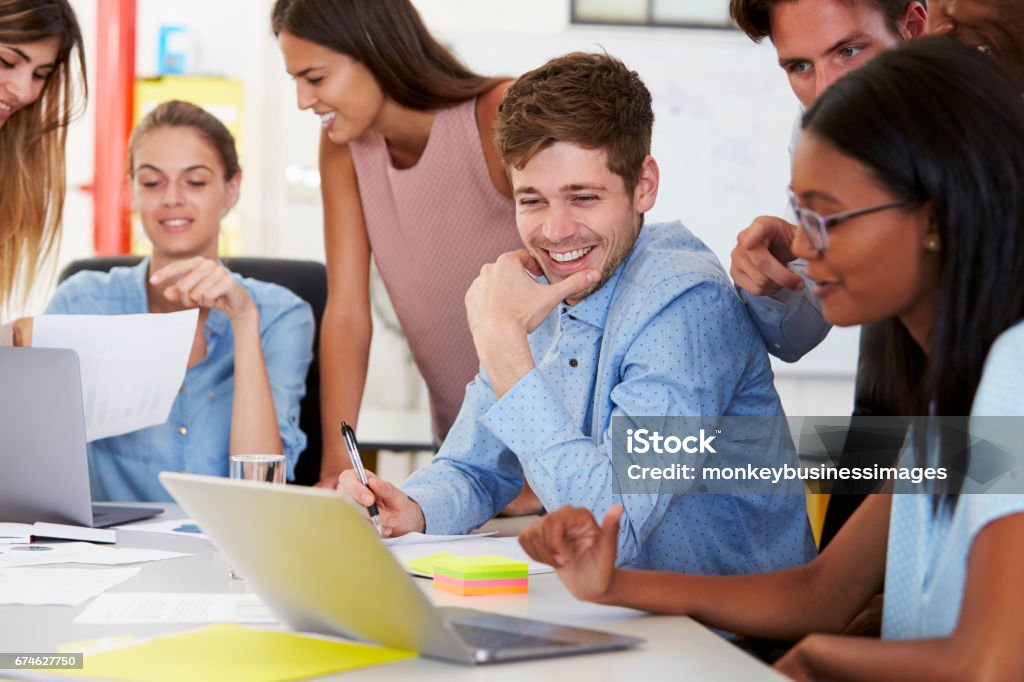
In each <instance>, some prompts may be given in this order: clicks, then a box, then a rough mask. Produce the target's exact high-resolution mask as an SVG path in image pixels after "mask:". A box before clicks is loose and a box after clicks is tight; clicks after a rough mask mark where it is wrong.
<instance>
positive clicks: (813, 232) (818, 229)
mask: <svg viewBox="0 0 1024 682" xmlns="http://www.w3.org/2000/svg"><path fill="white" fill-rule="evenodd" d="M908 203H910V202H909V201H907V200H906V199H894V200H893V201H887V202H886V203H884V204H878V205H877V206H868V207H867V208H857V209H854V210H852V211H843V212H842V213H833V214H832V215H821V214H820V213H818V212H817V211H812V210H811V209H809V208H803V207H802V206H800V204H799V203H797V199H796V194H794V193H793V188H792V187H790V188H789V205H790V206H792V207H793V213H795V214H796V218H797V222H799V223H800V227H802V228H803V229H804V234H806V235H807V240H808V241H809V242H810V243H811V246H813V247H814V248H815V250H817V251H819V252H820V251H825V250H826V249H828V228H829V227H831V226H833V225H838V224H839V223H841V222H843V221H844V220H848V219H850V218H856V217H857V216H861V215H866V214H868V213H874V212H875V211H884V210H886V209H890V208H896V207H897V206H905V205H906V204H908Z"/></svg>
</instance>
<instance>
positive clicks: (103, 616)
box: [75, 592, 278, 624]
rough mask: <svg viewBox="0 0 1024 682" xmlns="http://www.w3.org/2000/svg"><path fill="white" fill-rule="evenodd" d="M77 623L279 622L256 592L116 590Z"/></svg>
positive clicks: (101, 598)
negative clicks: (211, 592) (216, 592)
mask: <svg viewBox="0 0 1024 682" xmlns="http://www.w3.org/2000/svg"><path fill="white" fill-rule="evenodd" d="M75 622H76V623H89V624H108V623H118V624H132V623H276V622H278V621H277V618H275V617H274V614H272V613H271V612H270V610H269V609H268V608H267V607H266V606H265V605H264V604H263V602H262V601H260V598H259V597H257V596H256V595H255V594H210V593H206V592H202V593H199V592H197V593H194V594H192V593H167V592H113V593H110V594H101V595H100V596H98V597H96V599H94V600H93V601H92V603H91V604H89V606H87V607H86V608H85V610H84V611H82V613H80V614H79V615H78V618H76V619H75Z"/></svg>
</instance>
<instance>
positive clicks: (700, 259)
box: [403, 222, 814, 573]
mask: <svg viewBox="0 0 1024 682" xmlns="http://www.w3.org/2000/svg"><path fill="white" fill-rule="evenodd" d="M529 342H530V348H531V350H532V353H533V358H534V361H535V363H536V365H537V366H536V367H535V368H534V369H533V370H532V371H530V372H529V373H528V374H527V375H526V376H525V377H523V378H522V379H521V380H520V381H519V382H518V383H516V385H515V386H514V387H513V388H512V389H511V390H510V391H509V392H508V393H506V394H505V395H504V396H503V397H502V398H501V400H497V401H496V400H495V397H494V392H493V390H492V388H491V384H490V381H489V379H488V377H487V376H486V374H485V373H484V372H483V371H481V373H480V374H479V375H477V377H476V378H475V379H474V380H473V381H472V382H471V383H470V384H469V386H468V387H467V389H466V398H465V401H464V402H463V405H462V410H461V411H460V412H459V416H458V418H457V419H456V421H455V424H454V426H453V427H452V430H451V431H450V432H449V434H448V437H447V439H446V440H445V441H444V443H443V445H442V446H441V450H440V451H439V452H438V455H437V456H436V457H435V458H434V461H433V463H432V464H431V465H430V466H429V467H427V468H426V469H423V470H421V471H419V472H416V473H415V474H413V475H412V477H410V478H409V480H407V481H406V482H405V484H404V485H403V489H404V490H405V492H406V493H408V494H409V495H410V496H411V497H412V498H413V499H415V500H416V501H417V502H418V503H419V504H420V506H421V508H422V509H423V513H424V517H425V519H426V526H427V531H428V532H430V533H465V532H468V531H470V530H472V529H473V528H476V527H477V526H479V525H480V524H482V523H484V522H485V521H487V520H488V519H490V518H491V517H492V516H494V514H496V513H497V512H498V511H499V510H501V509H502V508H503V507H504V506H505V505H506V504H507V503H508V502H509V501H511V500H512V498H514V497H515V496H516V494H517V493H518V492H519V490H520V488H521V487H522V483H523V479H524V475H525V478H526V479H528V480H529V482H530V484H531V485H532V486H533V489H534V490H535V491H536V493H537V495H538V497H539V498H540V500H541V501H542V502H543V503H544V506H545V507H546V508H547V509H552V510H554V509H557V508H559V507H561V506H562V505H565V504H572V505H576V506H583V507H587V508H589V509H590V510H591V511H592V512H593V513H594V514H595V515H597V516H598V518H600V517H601V515H602V514H603V513H604V512H605V511H606V510H607V509H608V507H610V506H611V505H612V504H615V503H620V502H621V503H622V504H623V505H624V506H625V508H626V513H625V515H624V516H623V519H622V527H621V531H620V534H619V562H620V563H621V564H623V565H631V566H635V567H639V568H648V569H663V570H675V571H688V572H695V573H744V572H755V571H768V570H773V569H778V568H782V567H786V566H793V565H796V564H800V563H803V562H804V561H806V560H808V559H809V558H811V557H812V556H813V554H814V545H813V541H812V539H811V535H810V531H809V527H808V523H807V514H806V509H805V504H804V498H803V496H802V495H724V494H722V495H711V494H697V493H694V494H628V495H616V494H613V493H612V480H613V477H614V474H613V470H612V463H611V437H610V432H609V426H610V423H611V417H612V416H613V415H628V416H645V415H651V416H658V415H667V416H677V415H678V416H686V415H690V416H700V415H709V416H719V415H721V416H725V415H762V416H763V415H781V414H782V408H781V405H780V403H779V398H778V395H777V394H776V392H775V388H774V386H773V384H772V378H773V377H772V371H771V367H770V365H769V362H768V356H767V354H766V353H765V350H764V344H763V343H762V342H761V337H760V336H759V335H758V333H757V332H756V331H755V330H754V328H753V326H752V325H751V322H750V319H749V318H748V317H747V314H746V312H745V311H744V309H743V305H742V303H741V302H740V300H739V298H738V297H737V296H736V293H735V291H734V290H733V288H732V285H731V284H730V282H729V279H728V277H727V276H726V274H725V272H724V271H723V270H722V267H721V265H720V264H719V262H718V260H717V259H716V258H715V256H714V255H713V254H712V253H711V252H710V251H709V250H708V248H707V247H706V246H705V245H704V244H703V243H702V242H701V241H700V240H699V239H697V238H696V237H695V236H693V235H692V234H691V233H690V232H689V231H688V230H687V229H686V228H685V227H683V226H682V225H681V224H679V223H678V222H675V223H666V224H657V225H646V226H645V227H644V228H643V229H642V230H641V231H640V236H639V238H638V239H637V242H636V245H635V247H634V249H633V251H632V253H631V254H630V255H629V257H628V258H627V259H626V261H625V262H624V263H623V264H622V265H621V266H619V268H618V269H617V270H616V272H615V273H614V274H613V276H612V277H611V278H610V279H609V280H608V281H607V282H606V283H605V284H604V286H602V287H601V288H600V289H599V290H597V291H596V292H594V293H592V294H590V295H589V296H588V297H587V298H585V299H584V300H583V301H581V302H580V303H579V304H577V305H575V306H567V305H560V306H558V307H557V308H555V309H554V310H552V311H551V313H550V314H549V315H548V317H547V319H546V320H545V321H544V322H543V323H542V324H541V325H540V327H538V328H537V329H536V330H535V331H534V332H533V333H532V334H530V337H529Z"/></svg>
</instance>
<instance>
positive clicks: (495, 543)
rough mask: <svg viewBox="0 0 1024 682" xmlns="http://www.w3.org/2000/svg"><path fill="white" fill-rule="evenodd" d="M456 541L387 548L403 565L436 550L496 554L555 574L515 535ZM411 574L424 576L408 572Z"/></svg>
mask: <svg viewBox="0 0 1024 682" xmlns="http://www.w3.org/2000/svg"><path fill="white" fill-rule="evenodd" d="M459 538H460V539H459V540H458V541H454V542H452V541H447V542H424V543H419V544H415V545H399V546H392V547H389V549H390V550H391V553H392V554H393V555H394V556H395V558H396V559H398V561H399V563H401V564H402V565H403V566H404V565H405V562H406V561H412V560H414V559H419V558H421V557H425V556H427V555H430V554H435V553H437V552H448V553H449V554H453V555H455V556H478V555H481V554H497V555H500V556H504V557H508V558H509V559H514V560H516V561H525V562H526V564H527V566H528V572H529V574H530V575H538V574H540V573H554V572H555V569H554V568H552V567H551V566H548V565H547V564H542V563H540V562H539V561H534V560H533V559H531V558H530V557H529V555H527V553H526V552H524V551H523V548H522V547H520V546H519V540H518V539H516V538H492V537H487V536H480V535H461V536H459ZM410 573H412V574H413V575H423V574H422V573H417V572H415V571H410Z"/></svg>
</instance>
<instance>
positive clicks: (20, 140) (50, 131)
mask: <svg viewBox="0 0 1024 682" xmlns="http://www.w3.org/2000/svg"><path fill="white" fill-rule="evenodd" d="M85 87H86V85H85V54H84V52H83V50H82V32H81V30H80V29H79V27H78V20H77V19H76V17H75V13H74V11H72V9H71V6H70V5H69V4H68V2H67V0H0V311H2V310H3V308H4V306H5V304H7V303H8V302H10V301H11V300H12V299H14V298H18V297H20V296H24V295H25V294H26V293H27V291H28V288H29V287H30V286H31V284H32V279H33V277H34V276H35V273H36V271H37V269H38V268H39V266H40V264H41V263H42V262H43V261H44V260H45V259H46V257H47V255H49V254H50V253H51V252H52V250H53V246H54V244H56V243H57V241H58V234H59V230H60V223H61V214H62V211H63V208H64V189H65V178H64V142H65V139H66V137H67V126H68V124H69V123H70V122H71V119H72V118H73V117H74V115H75V113H77V111H80V110H81V108H83V107H84V104H85V101H84V100H85ZM78 88H81V97H79V91H78Z"/></svg>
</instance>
